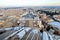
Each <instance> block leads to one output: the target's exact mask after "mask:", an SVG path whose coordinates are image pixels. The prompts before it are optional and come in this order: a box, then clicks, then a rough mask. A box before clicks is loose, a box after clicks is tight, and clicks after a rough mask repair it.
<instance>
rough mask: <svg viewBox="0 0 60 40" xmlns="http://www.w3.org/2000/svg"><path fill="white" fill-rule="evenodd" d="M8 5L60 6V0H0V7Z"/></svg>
mask: <svg viewBox="0 0 60 40" xmlns="http://www.w3.org/2000/svg"><path fill="white" fill-rule="evenodd" d="M6 6H7V7H9V6H60V0H0V7H6Z"/></svg>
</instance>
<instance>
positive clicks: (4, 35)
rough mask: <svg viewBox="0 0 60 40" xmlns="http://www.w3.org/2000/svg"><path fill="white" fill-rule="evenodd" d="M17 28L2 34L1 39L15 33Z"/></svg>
mask: <svg viewBox="0 0 60 40" xmlns="http://www.w3.org/2000/svg"><path fill="white" fill-rule="evenodd" d="M14 32H15V30H10V31H8V32H5V33H3V34H1V35H0V40H3V39H4V38H5V37H7V36H9V35H10V34H12V33H14Z"/></svg>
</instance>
